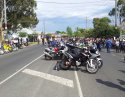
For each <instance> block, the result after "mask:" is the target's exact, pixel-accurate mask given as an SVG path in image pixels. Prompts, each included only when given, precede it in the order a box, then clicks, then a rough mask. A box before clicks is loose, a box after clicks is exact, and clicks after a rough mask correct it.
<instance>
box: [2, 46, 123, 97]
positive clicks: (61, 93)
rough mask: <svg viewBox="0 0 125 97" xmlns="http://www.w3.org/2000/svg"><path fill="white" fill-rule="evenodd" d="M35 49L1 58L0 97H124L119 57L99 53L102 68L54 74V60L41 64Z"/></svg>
mask: <svg viewBox="0 0 125 97" xmlns="http://www.w3.org/2000/svg"><path fill="white" fill-rule="evenodd" d="M44 48H45V47H44V46H41V45H35V46H31V47H28V48H24V49H22V50H19V51H16V52H13V53H10V54H7V55H2V56H0V97H125V62H124V61H123V59H122V57H123V55H122V54H121V53H120V54H119V53H115V52H111V53H106V52H105V50H103V51H102V52H101V54H102V58H103V60H104V66H103V67H102V68H101V69H100V70H99V71H98V72H97V73H96V74H88V73H87V72H85V71H84V70H81V69H80V70H79V71H74V70H73V69H71V70H68V71H62V70H60V71H55V70H53V67H54V65H55V64H56V60H51V61H49V60H44V57H43V50H44Z"/></svg>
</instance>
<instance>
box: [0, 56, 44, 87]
mask: <svg viewBox="0 0 125 97" xmlns="http://www.w3.org/2000/svg"><path fill="white" fill-rule="evenodd" d="M43 55H44V54H42V55H41V56H39V57H37V58H36V59H35V60H33V61H31V62H30V63H28V64H27V65H25V66H24V67H23V68H21V69H20V70H18V71H17V72H15V73H13V74H12V75H11V76H9V77H7V78H6V79H4V80H3V81H1V82H0V85H2V84H3V83H5V82H6V81H8V80H9V79H11V78H12V77H13V76H15V75H16V74H18V73H19V72H21V71H22V70H23V69H25V68H26V67H28V66H29V65H31V64H32V63H33V62H35V61H36V60H38V59H39V58H41V57H42V56H43Z"/></svg>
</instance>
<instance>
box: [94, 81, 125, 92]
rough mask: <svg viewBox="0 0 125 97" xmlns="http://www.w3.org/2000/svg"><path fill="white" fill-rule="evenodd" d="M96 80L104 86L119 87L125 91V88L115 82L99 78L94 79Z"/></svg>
mask: <svg viewBox="0 0 125 97" xmlns="http://www.w3.org/2000/svg"><path fill="white" fill-rule="evenodd" d="M96 81H97V82H98V83H100V84H103V85H105V86H108V87H111V88H116V89H119V90H121V91H124V92H125V88H123V87H121V86H120V85H117V84H115V83H112V82H110V81H103V80H101V79H96Z"/></svg>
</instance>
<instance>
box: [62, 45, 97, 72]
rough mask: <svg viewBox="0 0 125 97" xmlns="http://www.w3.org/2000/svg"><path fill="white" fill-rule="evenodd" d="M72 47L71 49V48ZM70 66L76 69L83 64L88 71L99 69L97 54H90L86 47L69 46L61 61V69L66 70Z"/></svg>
mask: <svg viewBox="0 0 125 97" xmlns="http://www.w3.org/2000/svg"><path fill="white" fill-rule="evenodd" d="M71 48H73V49H71ZM71 66H75V67H76V69H77V68H78V67H80V66H85V67H86V70H87V71H88V72H89V73H92V74H93V73H96V72H97V71H98V69H99V65H98V62H97V56H92V55H91V53H90V52H89V51H88V50H87V49H81V48H77V47H72V46H70V50H68V51H66V52H65V53H64V55H63V60H62V61H61V64H60V67H61V69H64V70H68V69H70V68H71Z"/></svg>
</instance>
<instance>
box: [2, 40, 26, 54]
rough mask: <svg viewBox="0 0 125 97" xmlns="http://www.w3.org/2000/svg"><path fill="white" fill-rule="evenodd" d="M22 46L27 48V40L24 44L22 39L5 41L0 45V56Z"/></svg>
mask: <svg viewBox="0 0 125 97" xmlns="http://www.w3.org/2000/svg"><path fill="white" fill-rule="evenodd" d="M23 45H25V46H28V40H27V41H26V42H25V43H24V42H23V39H22V38H14V39H11V40H8V39H5V40H4V41H2V42H1V43H0V54H5V53H9V52H12V51H16V50H18V49H21V48H23Z"/></svg>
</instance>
